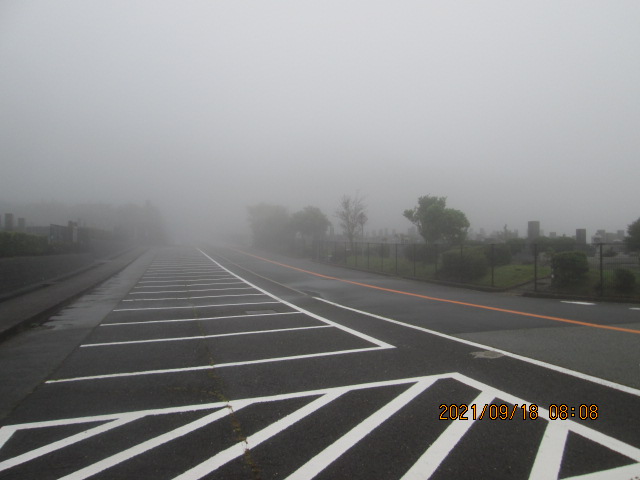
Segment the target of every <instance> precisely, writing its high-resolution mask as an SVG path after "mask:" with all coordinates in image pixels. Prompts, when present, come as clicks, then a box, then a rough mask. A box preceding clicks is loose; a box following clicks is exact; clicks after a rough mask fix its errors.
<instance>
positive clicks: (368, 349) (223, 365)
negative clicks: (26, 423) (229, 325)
mask: <svg viewBox="0 0 640 480" xmlns="http://www.w3.org/2000/svg"><path fill="white" fill-rule="evenodd" d="M389 348H394V347H389ZM379 350H384V347H366V348H353V349H350V350H335V351H330V352H321V353H307V354H304V355H291V356H288V357H275V358H262V359H260V360H247V361H240V362H229V363H219V364H216V365H198V366H196V367H183V368H165V369H160V370H143V371H139V372H126V373H110V374H105V375H90V376H86V377H71V378H61V379H58V380H48V381H46V382H45V383H65V382H80V381H86V380H103V379H108V378H121V377H137V376H142V375H158V374H163V373H183V372H195V371H198V370H213V369H216V368H226V367H242V366H245V365H257V364H259V363H274V362H287V361H291V360H301V359H306V358H317V357H330V356H334V355H346V354H349V353H361V352H372V351H379Z"/></svg>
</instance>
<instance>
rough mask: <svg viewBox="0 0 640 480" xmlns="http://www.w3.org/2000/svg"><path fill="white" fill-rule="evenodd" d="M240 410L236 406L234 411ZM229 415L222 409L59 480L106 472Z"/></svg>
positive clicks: (79, 478) (79, 479) (75, 478)
mask: <svg viewBox="0 0 640 480" xmlns="http://www.w3.org/2000/svg"><path fill="white" fill-rule="evenodd" d="M240 408H242V407H241V406H238V408H236V409H235V410H238V409H240ZM229 413H231V411H230V409H227V408H223V409H221V410H218V411H217V412H213V413H211V414H209V415H206V416H204V417H203V418H199V419H198V420H195V421H193V422H191V423H188V424H186V425H183V426H182V427H178V428H176V429H174V430H172V431H170V432H167V433H165V434H162V435H159V436H157V437H154V438H152V439H150V440H147V441H146V442H142V443H140V444H139V445H136V446H135V447H131V448H129V449H127V450H124V451H122V452H120V453H117V454H115V455H112V456H110V457H108V458H105V459H104V460H101V461H99V462H96V463H94V464H93V465H89V466H88V467H85V468H83V469H81V470H78V471H77V472H74V473H72V474H70V475H66V476H64V477H61V478H60V479H59V480H84V479H85V478H89V477H91V476H93V475H96V474H97V473H100V472H102V471H103V470H106V469H107V468H110V467H113V466H114V465H118V464H119V463H122V462H124V461H125V460H129V459H130V458H132V457H135V456H137V455H140V454H142V453H144V452H146V451H148V450H151V449H152V448H156V447H159V446H160V445H164V444H165V443H167V442H170V441H172V440H175V439H176V438H179V437H182V436H184V435H186V434H188V433H191V432H193V431H195V430H198V429H199V428H202V427H204V426H206V425H209V424H210V423H213V422H215V421H216V420H218V419H220V418H223V417H226V416H227V415H229Z"/></svg>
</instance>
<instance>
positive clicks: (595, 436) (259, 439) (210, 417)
mask: <svg viewBox="0 0 640 480" xmlns="http://www.w3.org/2000/svg"><path fill="white" fill-rule="evenodd" d="M442 379H452V380H455V381H458V382H461V383H463V384H465V385H467V386H469V387H472V388H474V389H476V390H478V391H479V392H480V393H479V394H478V397H477V398H476V399H475V400H474V402H475V403H478V404H485V403H487V404H488V403H490V402H491V401H492V400H494V399H499V400H501V401H503V402H507V403H510V404H512V405H514V404H518V405H526V406H530V405H531V403H530V402H527V401H525V400H523V399H520V398H518V397H515V396H514V395H511V394H509V393H507V392H503V391H500V390H498V389H495V388H494V387H491V386H489V385H486V384H483V383H481V382H479V381H477V380H474V379H472V378H469V377H467V376H465V375H462V374H460V373H457V372H453V373H445V374H439V375H429V376H424V377H414V378H405V379H399V380H387V381H380V382H371V383H363V384H357V385H348V386H340V387H330V388H323V389H316V390H307V391H302V392H295V393H285V394H278V395H272V396H267V397H254V398H245V399H238V400H231V401H229V402H215V403H210V404H197V405H187V406H181V407H170V408H163V409H154V410H142V411H135V412H125V413H115V414H110V415H97V416H89V417H77V418H68V419H60V420H49V421H43V422H33V423H25V424H17V425H7V426H4V427H1V428H0V439H4V441H2V442H1V443H0V447H1V446H2V445H3V444H5V442H6V440H8V439H9V438H11V436H12V435H13V433H15V432H18V431H23V430H29V429H37V428H48V427H56V426H65V425H74V424H83V423H95V422H109V423H105V424H104V425H101V426H98V427H94V428H90V429H88V430H86V431H84V432H81V433H79V434H75V435H72V436H70V437H67V438H64V439H62V440H59V441H56V442H53V443H51V444H49V445H45V446H43V447H40V448H38V449H35V450H32V451H30V452H26V453H23V454H21V455H19V456H17V457H13V458H8V459H5V460H4V461H3V462H2V463H0V471H4V470H8V469H10V468H12V467H13V466H16V465H19V464H22V463H25V462H28V461H30V460H33V459H35V458H38V457H40V456H42V455H44V454H46V453H50V452H53V451H56V450H59V449H61V448H64V447H70V446H71V445H73V444H75V443H78V442H81V441H82V440H84V439H86V438H90V437H92V436H95V435H98V434H100V433H104V432H106V431H109V430H113V429H114V428H116V427H118V426H122V425H125V424H126V423H129V422H131V421H132V420H135V419H142V418H145V417H149V416H157V415H168V414H175V413H183V412H197V411H207V410H215V411H214V412H212V413H210V414H207V415H205V416H204V417H202V418H200V419H198V420H196V421H193V422H190V423H188V424H185V425H184V426H182V427H178V428H176V429H174V430H172V431H170V432H168V433H165V434H162V435H159V436H157V437H155V438H152V439H149V440H146V441H144V442H141V443H140V444H138V445H136V446H134V447H131V448H127V449H125V450H123V451H122V452H120V453H117V454H115V455H112V456H110V457H108V458H105V459H103V460H101V461H99V462H96V463H95V464H93V465H90V466H88V467H85V468H82V469H81V470H78V471H76V472H74V473H72V474H70V475H68V476H67V477H64V478H66V479H67V480H80V479H84V478H88V477H89V476H91V475H95V474H96V473H99V472H102V471H104V470H107V469H108V468H110V467H113V466H115V465H118V464H120V463H122V462H124V461H126V460H128V459H130V458H132V457H134V456H136V455H140V454H141V453H144V452H147V451H149V450H151V449H153V448H155V447H158V446H160V445H164V444H166V443H168V442H171V441H176V440H178V439H179V438H181V437H183V436H184V435H186V434H187V433H190V432H193V431H195V430H197V429H199V428H202V427H204V426H206V425H208V424H210V423H212V422H214V421H216V420H217V419H219V418H222V417H224V416H225V415H227V414H228V413H229V412H231V411H238V410H240V409H241V408H244V407H247V406H250V405H254V404H257V403H261V404H264V403H269V402H278V401H281V400H288V399H296V398H311V397H319V398H317V399H315V400H313V401H311V402H310V403H308V404H307V405H306V406H304V407H302V408H300V409H298V410H296V411H294V412H293V413H291V414H289V415H287V416H286V417H284V418H282V419H280V420H277V421H275V422H274V423H272V424H271V425H269V426H268V427H266V428H264V429H262V430H260V431H259V432H257V433H253V434H251V435H249V436H248V437H247V442H246V443H245V442H240V443H238V444H236V445H234V446H233V447H231V448H228V449H225V450H223V451H221V452H218V453H214V454H213V455H212V457H210V458H209V459H208V460H205V461H204V462H202V463H200V464H199V465H197V466H196V467H193V468H191V469H190V470H187V471H186V472H184V473H183V474H181V476H179V477H177V478H180V479H182V480H187V479H188V480H196V479H199V478H202V477H203V476H205V475H207V474H209V473H211V472H213V471H215V470H216V469H217V468H219V467H220V466H222V465H224V464H225V463H227V462H228V461H230V460H232V459H233V458H237V456H238V455H241V454H242V453H244V451H245V450H246V449H247V448H249V449H251V448H253V447H256V446H258V445H260V444H261V443H263V442H265V441H267V440H269V439H270V438H273V437H274V436H275V435H277V434H279V433H280V432H283V431H284V430H285V429H286V428H288V427H289V426H291V425H294V424H295V423H296V422H298V421H300V420H302V419H303V418H306V417H307V416H308V415H310V414H312V413H314V412H316V411H320V412H322V411H321V410H320V409H321V408H322V407H324V406H326V405H329V404H330V403H331V402H332V401H333V400H335V399H337V398H339V397H340V396H341V395H342V394H345V393H348V392H352V391H357V390H367V389H373V388H378V387H391V386H396V385H407V386H408V387H409V388H408V389H405V390H403V391H402V392H401V393H399V394H398V395H397V396H396V397H395V398H394V399H393V400H391V401H390V402H389V403H387V404H386V405H385V406H383V407H382V408H380V409H379V410H378V411H376V412H375V413H373V414H372V415H369V416H368V417H367V418H366V419H364V420H362V421H361V422H360V423H359V424H358V425H357V426H356V427H354V428H352V429H351V430H349V431H348V432H347V433H346V434H344V435H342V437H340V438H339V439H338V440H337V441H335V442H333V443H332V444H330V445H329V446H327V447H325V448H324V450H322V452H321V453H319V454H318V455H316V456H315V457H313V458H311V459H310V460H308V461H307V462H305V464H304V465H303V466H302V467H301V468H298V470H297V471H296V472H294V474H293V475H292V476H291V477H290V478H312V477H313V476H315V475H316V474H317V473H320V472H322V471H323V470H324V469H325V468H326V467H327V466H328V465H330V464H332V463H333V462H334V461H335V460H337V459H338V458H340V457H341V456H342V455H343V454H345V453H346V452H347V451H348V450H349V449H350V448H352V447H353V446H354V445H356V444H357V443H358V442H360V441H361V440H363V439H364V438H365V437H366V436H367V435H368V434H369V433H371V432H372V431H374V430H375V429H376V428H377V427H379V426H380V425H382V424H383V423H384V422H385V421H386V420H387V419H389V418H391V417H392V416H393V415H395V414H396V413H397V412H399V411H400V409H401V408H402V407H404V406H405V405H407V404H409V403H410V402H412V401H414V400H415V399H416V398H417V397H418V396H419V395H420V394H421V393H422V392H424V391H426V390H427V389H428V388H429V387H431V386H432V385H433V384H434V383H435V382H436V381H437V380H442ZM538 413H539V418H538V419H537V420H527V421H526V422H530V421H535V422H540V421H547V422H548V423H547V429H546V431H545V435H544V436H543V438H542V440H541V444H540V446H539V449H538V455H537V458H536V461H535V464H534V468H533V469H532V472H531V477H530V478H532V479H535V478H538V476H539V475H542V474H543V466H542V465H540V464H541V463H542V462H543V460H544V461H549V462H550V463H551V464H552V465H550V466H549V468H546V469H545V471H547V472H548V473H549V475H545V476H544V477H543V478H551V479H556V478H557V471H556V470H557V468H558V465H559V462H560V461H561V460H562V457H563V455H564V448H565V446H566V445H565V443H566V442H565V441H564V438H566V433H565V432H563V430H564V431H566V432H572V433H573V434H576V435H579V436H581V437H583V438H586V439H587V440H590V441H593V442H595V443H598V444H599V445H601V446H603V447H605V448H608V449H610V450H612V451H614V452H618V453H619V454H621V455H623V456H626V457H627V458H629V459H630V460H632V461H634V462H636V463H635V464H633V465H629V466H625V467H621V468H617V469H612V470H607V471H605V472H598V473H594V474H590V475H583V476H578V477H575V478H576V479H581V480H595V479H599V480H604V479H606V478H612V476H613V474H616V475H629V474H635V473H637V472H638V467H640V463H638V462H640V449H638V448H637V447H634V446H632V445H629V444H626V443H624V442H622V441H620V440H617V439H615V438H613V437H610V436H608V435H605V434H603V433H600V432H598V431H596V430H593V429H592V428H590V427H588V426H587V425H589V424H585V423H582V422H576V421H574V420H562V421H559V420H555V421H554V420H550V419H549V412H548V410H546V409H544V408H542V407H538ZM425 415H433V412H432V413H425ZM450 422H451V424H450V425H449V426H448V427H447V428H446V429H445V430H444V432H442V434H441V435H440V436H439V437H438V439H436V441H435V442H433V444H432V445H431V446H429V447H428V448H427V450H426V451H425V453H424V454H423V455H422V456H421V457H420V459H419V460H418V461H417V462H416V463H415V464H414V465H413V466H411V468H409V470H408V471H407V473H406V474H405V477H404V478H406V479H409V478H427V477H428V476H429V474H430V473H433V472H435V471H437V468H438V466H439V465H440V464H441V462H442V460H443V459H444V458H446V457H447V455H449V453H450V452H451V451H453V450H454V449H455V448H457V446H458V444H459V442H460V440H462V438H463V437H464V435H465V434H466V432H467V430H469V429H470V428H473V425H475V424H474V423H473V421H472V420H471V419H470V420H467V421H461V420H454V421H450ZM489 425H491V423H489ZM485 426H486V425H485ZM100 429H102V431H100ZM247 433H250V432H247ZM488 441H490V438H488ZM478 448H482V446H479V447H478ZM548 453H551V457H548V456H547V454H548ZM70 454H71V455H73V454H74V452H73V451H71V452H70ZM420 467H425V468H426V470H422V471H421V472H420V473H421V475H420V476H419V477H414V476H413V474H414V473H416V472H418V470H419V468H420ZM554 472H556V473H555V474H554ZM615 478H618V477H615ZM623 478H624V477H623Z"/></svg>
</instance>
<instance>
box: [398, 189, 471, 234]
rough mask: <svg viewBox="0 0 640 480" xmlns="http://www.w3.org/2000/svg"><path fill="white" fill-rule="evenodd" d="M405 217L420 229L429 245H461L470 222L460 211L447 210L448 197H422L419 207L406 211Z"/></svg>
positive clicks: (419, 200)
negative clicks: (441, 242)
mask: <svg viewBox="0 0 640 480" xmlns="http://www.w3.org/2000/svg"><path fill="white" fill-rule="evenodd" d="M404 216H405V217H406V218H407V219H408V220H409V221H410V222H411V223H413V224H414V225H415V226H416V227H418V232H419V233H420V235H422V237H423V238H424V240H425V242H427V244H432V243H436V242H439V241H444V242H446V243H461V242H463V241H464V239H465V238H466V237H467V230H468V229H469V220H467V217H466V215H465V214H464V213H462V212H461V211H460V210H455V209H453V208H447V197H432V196H430V195H425V196H423V197H420V198H418V205H417V206H416V207H414V208H413V209H410V210H405V211H404Z"/></svg>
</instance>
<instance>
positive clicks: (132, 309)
mask: <svg viewBox="0 0 640 480" xmlns="http://www.w3.org/2000/svg"><path fill="white" fill-rule="evenodd" d="M229 296H232V295H229ZM274 303H280V302H253V303H251V302H245V303H215V304H213V305H186V306H177V307H146V308H116V309H115V310H112V312H135V311H143V310H179V309H185V308H192V309H193V308H209V307H232V306H243V305H273V304H274Z"/></svg>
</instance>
